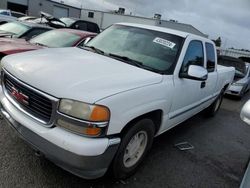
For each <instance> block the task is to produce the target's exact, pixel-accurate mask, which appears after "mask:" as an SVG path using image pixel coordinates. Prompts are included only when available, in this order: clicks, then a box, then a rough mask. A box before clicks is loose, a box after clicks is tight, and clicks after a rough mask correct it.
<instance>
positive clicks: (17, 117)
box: [0, 92, 120, 179]
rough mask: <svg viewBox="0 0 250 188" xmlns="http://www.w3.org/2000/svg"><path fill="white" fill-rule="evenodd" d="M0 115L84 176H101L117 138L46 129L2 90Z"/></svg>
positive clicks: (51, 157)
mask: <svg viewBox="0 0 250 188" xmlns="http://www.w3.org/2000/svg"><path fill="white" fill-rule="evenodd" d="M0 100H1V103H0V110H1V114H2V116H3V117H4V119H5V120H6V121H7V123H8V124H9V125H10V126H11V127H12V128H14V130H15V132H17V133H18V135H19V136H20V137H21V138H22V139H24V140H25V141H26V142H27V143H29V144H30V145H31V147H33V149H35V150H36V151H39V152H40V153H41V154H43V155H44V156H45V157H46V158H48V159H49V160H51V161H52V162H54V163H55V164H56V165H58V166H60V167H62V168H63V169H65V170H67V171H69V172H71V173H73V174H75V175H77V176H80V177H83V178H86V179H95V178H98V177H101V176H103V175H104V174H105V173H106V171H107V169H108V167H109V165H110V163H111V161H112V159H113V157H114V155H115V153H116V151H117V149H118V146H119V143H120V138H114V139H108V138H85V137H82V136H79V135H75V134H73V133H69V132H68V131H66V130H63V129H61V128H58V127H54V128H46V127H43V126H41V125H40V124H39V123H38V122H36V121H35V120H33V119H31V118H30V117H28V116H27V115H25V114H23V113H21V112H20V111H19V110H18V109H16V108H15V106H13V105H12V104H11V103H10V102H9V101H8V99H7V98H6V97H4V96H3V94H2V92H1V97H0Z"/></svg>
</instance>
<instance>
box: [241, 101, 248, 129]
mask: <svg viewBox="0 0 250 188" xmlns="http://www.w3.org/2000/svg"><path fill="white" fill-rule="evenodd" d="M240 117H241V119H242V120H243V121H244V122H246V123H247V124H248V125H250V100H249V101H248V102H247V103H246V104H245V105H244V106H243V108H242V110H241V113H240Z"/></svg>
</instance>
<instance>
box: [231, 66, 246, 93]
mask: <svg viewBox="0 0 250 188" xmlns="http://www.w3.org/2000/svg"><path fill="white" fill-rule="evenodd" d="M236 75H237V72H236ZM239 77H240V79H239V80H237V81H235V82H233V83H232V85H231V86H230V87H229V89H228V90H227V92H226V93H227V94H231V95H236V96H238V97H240V98H242V97H243V96H244V94H245V93H246V92H248V91H249V89H250V66H249V65H246V72H245V74H242V73H238V78H239Z"/></svg>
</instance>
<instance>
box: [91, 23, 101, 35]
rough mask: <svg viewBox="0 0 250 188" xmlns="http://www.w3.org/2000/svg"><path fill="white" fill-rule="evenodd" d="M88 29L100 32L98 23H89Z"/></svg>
mask: <svg viewBox="0 0 250 188" xmlns="http://www.w3.org/2000/svg"><path fill="white" fill-rule="evenodd" d="M88 31H90V32H93V33H99V28H98V27H97V25H96V24H92V23H88Z"/></svg>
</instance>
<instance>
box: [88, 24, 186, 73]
mask: <svg viewBox="0 0 250 188" xmlns="http://www.w3.org/2000/svg"><path fill="white" fill-rule="evenodd" d="M183 40H184V39H183V38H182V37H179V36H175V35H172V34H168V33H163V32H158V31H153V30H147V29H142V28H137V27H131V26H123V25H113V26H111V27H109V28H108V29H106V30H105V31H103V32H102V33H101V34H100V35H99V36H97V37H96V38H94V39H93V40H92V41H90V42H89V43H88V44H87V47H92V49H93V48H95V49H98V50H99V51H102V52H103V54H106V55H109V56H110V57H113V58H118V59H123V60H125V61H126V60H127V61H128V62H129V61H130V62H132V63H134V64H135V65H137V66H138V65H139V64H140V65H141V66H140V67H141V68H146V67H147V68H151V69H154V70H157V71H158V72H165V73H168V72H170V71H171V70H173V69H174V67H175V64H176V61H177V58H178V54H179V49H180V48H181V45H182V41H183ZM135 62H136V63H135ZM132 63H131V64H132Z"/></svg>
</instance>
